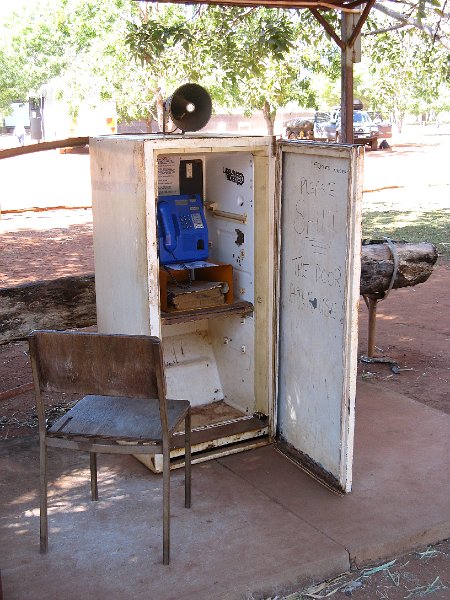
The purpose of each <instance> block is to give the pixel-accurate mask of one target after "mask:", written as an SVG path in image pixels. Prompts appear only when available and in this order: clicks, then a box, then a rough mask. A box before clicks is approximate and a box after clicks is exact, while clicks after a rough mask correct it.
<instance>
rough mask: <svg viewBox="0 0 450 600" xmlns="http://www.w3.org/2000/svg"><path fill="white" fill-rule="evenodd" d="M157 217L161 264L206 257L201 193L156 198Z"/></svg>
mask: <svg viewBox="0 0 450 600" xmlns="http://www.w3.org/2000/svg"><path fill="white" fill-rule="evenodd" d="M157 217H158V242H159V260H160V262H161V263H162V264H163V265H167V264H170V263H177V262H189V261H195V260H205V259H206V258H208V227H207V224H206V219H205V214H204V210H203V204H202V200H201V196H200V194H190V195H189V194H179V195H175V196H159V197H158V205H157Z"/></svg>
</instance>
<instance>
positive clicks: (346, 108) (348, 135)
mask: <svg viewBox="0 0 450 600" xmlns="http://www.w3.org/2000/svg"><path fill="white" fill-rule="evenodd" d="M352 23H353V19H352V16H351V14H349V13H346V12H344V11H342V13H341V39H342V41H343V42H344V47H343V48H341V139H340V140H339V141H340V142H342V143H344V144H353V50H352V48H351V46H349V44H348V40H349V38H350V36H351V34H352Z"/></svg>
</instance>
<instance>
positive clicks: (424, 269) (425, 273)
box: [360, 242, 438, 298]
mask: <svg viewBox="0 0 450 600" xmlns="http://www.w3.org/2000/svg"><path fill="white" fill-rule="evenodd" d="M394 244H395V248H396V250H397V255H398V268H397V275H396V277H395V281H394V285H393V288H402V287H408V286H413V285H417V284H418V283H423V282H424V281H426V280H427V279H428V277H429V276H430V275H431V273H432V271H433V265H434V264H435V262H436V260H437V256H438V254H437V250H436V247H435V246H434V245H433V244H430V243H428V242H421V243H417V244H410V243H407V242H394ZM393 272H394V258H393V256H392V253H391V250H390V248H389V246H388V244H386V243H383V242H371V243H370V244H367V245H363V247H362V256H361V283H360V291H361V294H364V295H367V296H375V297H379V298H381V297H383V295H384V293H385V292H386V291H387V289H388V288H389V284H390V282H391V278H392V274H393Z"/></svg>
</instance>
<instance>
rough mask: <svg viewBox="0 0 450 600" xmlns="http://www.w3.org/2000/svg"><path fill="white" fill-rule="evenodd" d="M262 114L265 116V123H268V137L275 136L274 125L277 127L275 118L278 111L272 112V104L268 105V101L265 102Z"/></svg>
mask: <svg viewBox="0 0 450 600" xmlns="http://www.w3.org/2000/svg"><path fill="white" fill-rule="evenodd" d="M262 112H263V115H264V121H265V122H266V127H267V133H268V135H273V132H274V125H275V117H276V114H277V112H276V110H271V108H270V104H269V103H268V101H267V100H264V105H263V107H262Z"/></svg>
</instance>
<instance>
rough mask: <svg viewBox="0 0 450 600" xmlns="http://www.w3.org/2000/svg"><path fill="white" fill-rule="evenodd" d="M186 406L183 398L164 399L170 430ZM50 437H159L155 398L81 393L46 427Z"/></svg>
mask: <svg viewBox="0 0 450 600" xmlns="http://www.w3.org/2000/svg"><path fill="white" fill-rule="evenodd" d="M188 410H189V402H188V401H187V400H167V413H168V421H169V423H168V426H169V427H168V429H169V434H170V433H172V432H173V430H174V429H175V427H176V426H177V425H178V423H179V422H180V421H181V420H182V419H183V418H184V417H185V416H186V414H187V412H188ZM47 435H49V436H51V437H63V438H72V437H78V436H79V437H88V438H96V439H99V440H101V439H111V440H123V441H129V442H133V441H134V442H149V441H160V440H161V439H162V429H161V418H160V412H159V400H158V399H149V398H126V397H122V396H120V397H117V396H85V397H84V398H82V399H81V400H79V402H77V404H76V405H75V406H74V407H73V408H72V409H70V410H69V411H68V412H67V413H66V414H65V415H63V416H62V417H61V418H60V419H58V420H57V421H56V422H55V423H53V425H52V426H51V427H50V428H49V430H48V432H47Z"/></svg>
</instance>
